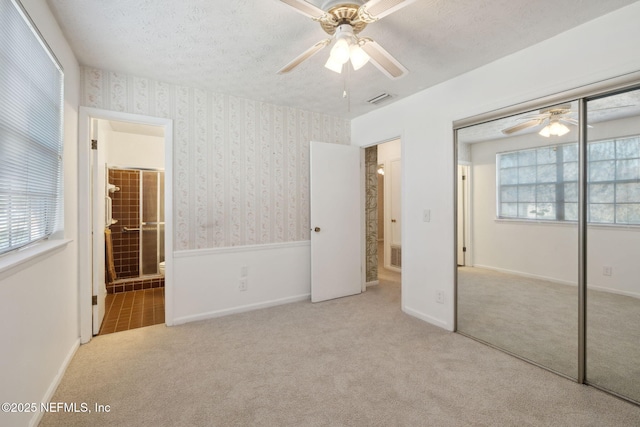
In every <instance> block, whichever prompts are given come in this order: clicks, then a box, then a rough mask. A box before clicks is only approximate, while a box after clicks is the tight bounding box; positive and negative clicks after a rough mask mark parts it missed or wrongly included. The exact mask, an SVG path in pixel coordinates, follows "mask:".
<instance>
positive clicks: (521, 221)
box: [494, 218, 640, 232]
mask: <svg viewBox="0 0 640 427" xmlns="http://www.w3.org/2000/svg"><path fill="white" fill-rule="evenodd" d="M494 221H495V222H496V223H502V224H527V225H551V226H554V227H576V228H577V227H578V223H577V222H576V221H552V220H535V219H521V218H518V219H516V218H513V219H507V218H495V219H494ZM587 228H588V229H593V230H628V231H637V232H640V225H634V224H597V223H589V224H587Z"/></svg>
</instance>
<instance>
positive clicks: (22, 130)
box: [0, 0, 63, 254]
mask: <svg viewBox="0 0 640 427" xmlns="http://www.w3.org/2000/svg"><path fill="white" fill-rule="evenodd" d="M0 64H1V66H0V254H4V253H7V252H9V251H12V250H14V249H18V248H21V247H24V246H27V245H29V244H31V243H34V242H36V241H39V240H42V239H45V238H47V237H49V236H50V235H51V234H53V233H54V232H55V231H56V230H58V229H60V228H61V226H60V223H61V210H62V207H61V203H62V197H61V195H62V188H61V173H62V111H63V73H62V68H61V67H60V65H59V64H58V62H57V60H56V59H55V57H54V56H53V54H52V53H51V52H50V50H49V48H48V46H47V45H46V43H45V42H44V41H43V39H42V38H41V36H40V35H39V33H38V31H37V29H36V28H35V26H34V24H33V23H32V22H31V21H30V19H29V17H28V15H27V14H26V12H25V11H24V10H23V9H22V6H21V5H20V4H19V3H18V2H17V1H15V0H0Z"/></svg>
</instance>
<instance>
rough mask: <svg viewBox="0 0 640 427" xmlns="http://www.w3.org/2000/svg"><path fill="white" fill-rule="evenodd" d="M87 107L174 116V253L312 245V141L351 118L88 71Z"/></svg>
mask: <svg viewBox="0 0 640 427" xmlns="http://www.w3.org/2000/svg"><path fill="white" fill-rule="evenodd" d="M81 89H82V98H81V103H82V105H84V106H87V107H95V108H102V109H106V110H114V111H123V112H127V113H134V114H144V115H148V116H155V117H163V118H170V119H173V203H174V206H173V223H174V224H173V225H174V250H187V249H200V248H214V247H226V246H240V245H255V244H268V243H279V242H293V241H300V240H309V238H310V236H309V227H310V223H309V142H310V141H312V140H315V141H323V142H330V143H337V144H349V143H350V140H351V125H350V121H349V120H344V119H340V118H337V117H332V116H328V115H323V114H318V113H312V112H309V111H304V110H299V109H295V108H289V107H281V106H277V105H273V104H268V103H266V102H261V101H254V100H250V99H243V98H237V97H233V96H229V95H222V94H218V93H214V92H210V91H207V90H203V89H198V88H193V87H187V86H179V85H175V84H169V83H164V82H159V81H155V80H152V79H148V78H144V77H138V76H132V75H127V74H123V73H117V72H111V71H105V70H100V69H95V68H88V67H83V68H82V88H81Z"/></svg>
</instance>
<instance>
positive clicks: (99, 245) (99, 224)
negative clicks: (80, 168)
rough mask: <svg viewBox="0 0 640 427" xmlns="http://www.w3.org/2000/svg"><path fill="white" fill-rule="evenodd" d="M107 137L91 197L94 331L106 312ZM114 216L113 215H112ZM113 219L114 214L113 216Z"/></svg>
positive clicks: (96, 160) (97, 156) (95, 165)
mask: <svg viewBox="0 0 640 427" xmlns="http://www.w3.org/2000/svg"><path fill="white" fill-rule="evenodd" d="M98 135H99V132H98V120H96V119H91V139H92V140H98V139H99V136H98ZM105 145H106V144H105V141H98V144H97V148H96V149H92V150H91V199H92V203H91V206H92V212H91V214H92V215H91V218H92V223H93V225H92V234H93V239H92V240H93V248H92V251H93V257H92V258H93V262H92V265H93V276H92V277H93V278H92V284H93V285H92V288H93V334H94V335H97V334H98V332H100V326H101V325H102V320H103V319H104V314H105V298H106V296H107V287H106V284H105V259H104V258H105V244H104V229H105V227H106V224H107V216H108V215H107V212H106V210H107V207H108V205H107V202H106V197H107V192H106V190H105V188H106V179H107V176H106V174H107V163H106V150H105ZM109 217H110V215H109ZM109 219H110V218H109Z"/></svg>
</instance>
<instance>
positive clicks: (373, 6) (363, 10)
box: [358, 0, 416, 22]
mask: <svg viewBox="0 0 640 427" xmlns="http://www.w3.org/2000/svg"><path fill="white" fill-rule="evenodd" d="M414 1H416V0H369V1H368V2H366V3H365V4H363V5H362V6H360V10H359V11H358V15H359V16H361V17H363V18H364V19H365V21H369V22H373V21H377V20H378V19H382V18H384V17H385V16H387V15H390V14H392V13H393V12H395V11H397V10H400V9H402V8H403V7H405V6H408V5H410V4H411V3H413V2H414Z"/></svg>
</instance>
